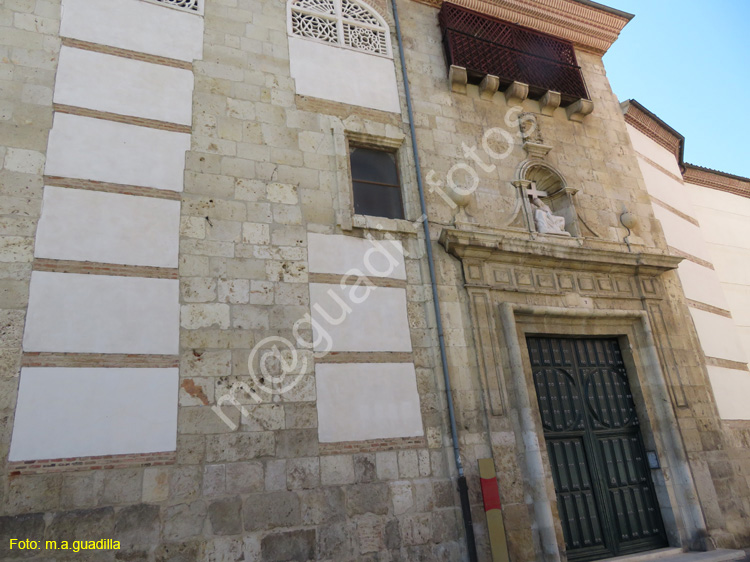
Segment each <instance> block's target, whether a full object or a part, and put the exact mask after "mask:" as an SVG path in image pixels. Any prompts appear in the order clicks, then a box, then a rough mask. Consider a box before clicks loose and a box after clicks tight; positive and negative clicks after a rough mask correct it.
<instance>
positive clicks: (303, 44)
mask: <svg viewBox="0 0 750 562" xmlns="http://www.w3.org/2000/svg"><path fill="white" fill-rule="evenodd" d="M289 64H290V71H291V73H292V78H294V81H295V85H296V89H297V93H298V94H299V95H301V96H312V97H315V98H321V99H324V100H331V101H337V102H341V103H348V104H350V105H359V106H362V107H370V108H372V109H379V110H381V111H390V112H393V113H401V104H400V103H399V98H398V87H397V85H396V68H395V66H394V65H393V60H392V59H390V58H386V57H381V56H377V55H369V54H367V53H362V52H357V51H352V50H350V49H342V48H340V47H334V46H331V45H325V44H323V43H318V42H316V41H310V40H308V39H302V38H301V37H289Z"/></svg>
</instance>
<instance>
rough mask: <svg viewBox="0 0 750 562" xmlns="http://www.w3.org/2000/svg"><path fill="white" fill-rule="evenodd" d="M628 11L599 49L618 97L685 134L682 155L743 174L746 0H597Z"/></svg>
mask: <svg viewBox="0 0 750 562" xmlns="http://www.w3.org/2000/svg"><path fill="white" fill-rule="evenodd" d="M598 1H599V2H600V3H602V4H605V5H607V6H611V7H613V8H617V9H618V10H623V11H625V12H629V13H631V14H635V18H633V19H632V20H631V21H630V23H628V25H626V26H625V29H624V30H623V31H622V33H621V34H620V37H619V39H618V40H617V41H615V43H614V45H613V46H612V47H611V48H610V50H609V51H608V52H607V54H606V55H605V56H604V67H605V69H606V71H607V77H608V78H609V81H610V84H611V86H612V90H613V91H614V92H615V94H616V95H617V97H618V98H619V99H620V101H624V100H626V99H636V100H637V101H639V102H640V103H641V105H643V106H644V107H646V108H647V109H648V110H650V111H651V112H652V113H654V114H656V115H657V116H658V117H659V118H660V119H661V120H662V121H664V122H665V123H667V124H668V125H669V126H670V127H672V128H673V129H675V130H676V131H677V132H679V133H680V134H682V136H684V137H685V162H689V163H690V164H696V165H698V166H705V167H707V168H713V169H715V170H719V171H722V172H727V173H730V174H735V175H739V176H744V177H750V99H748V98H749V97H750V0H711V1H706V0H682V1H680V0H598Z"/></svg>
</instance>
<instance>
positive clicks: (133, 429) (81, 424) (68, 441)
mask: <svg viewBox="0 0 750 562" xmlns="http://www.w3.org/2000/svg"><path fill="white" fill-rule="evenodd" d="M177 384H178V374H177V369H105V368H86V369H84V368H40V367H24V368H23V369H22V370H21V381H20V386H19V390H18V404H17V406H16V416H15V424H14V426H13V438H12V441H11V445H10V457H9V460H11V461H21V460H32V459H54V458H65V457H79V456H93V455H118V454H126V453H157V452H162V451H174V450H175V447H176V440H177V401H178V400H177V393H178V388H177Z"/></svg>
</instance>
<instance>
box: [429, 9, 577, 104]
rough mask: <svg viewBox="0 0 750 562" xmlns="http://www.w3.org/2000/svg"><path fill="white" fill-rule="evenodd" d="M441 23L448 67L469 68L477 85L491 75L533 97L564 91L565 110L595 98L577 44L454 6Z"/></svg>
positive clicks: (471, 77) (444, 14) (441, 15)
mask: <svg viewBox="0 0 750 562" xmlns="http://www.w3.org/2000/svg"><path fill="white" fill-rule="evenodd" d="M439 20H440V28H441V30H442V32H443V46H444V47H445V55H446V58H447V59H448V66H450V65H455V66H460V67H463V68H466V71H467V74H468V78H469V80H470V81H471V82H475V83H479V82H480V81H481V80H482V78H484V77H485V76H486V75H488V74H491V75H493V76H497V77H498V78H500V83H501V85H504V86H508V85H510V83H512V82H523V83H524V84H528V85H529V97H532V98H539V97H541V96H543V95H544V94H545V93H546V92H547V91H553V92H560V94H561V98H562V103H561V105H562V106H563V107H564V106H567V105H569V104H571V103H573V102H575V101H577V100H579V99H590V98H589V95H588V92H587V90H586V84H585V83H584V81H583V74H582V73H581V67H580V66H578V63H577V61H576V55H575V51H574V50H573V44H572V43H569V42H568V41H565V40H562V39H558V38H557V37H552V36H551V35H547V34H545V33H540V32H538V31H534V30H533V29H528V28H525V27H521V26H519V25H515V24H512V23H509V22H505V21H502V20H499V19H496V18H492V17H490V16H486V15H484V14H480V13H478V12H474V11H472V10H467V9H466V8H464V7H462V6H458V5H456V4H452V3H450V2H443V5H442V7H441V8H440V15H439Z"/></svg>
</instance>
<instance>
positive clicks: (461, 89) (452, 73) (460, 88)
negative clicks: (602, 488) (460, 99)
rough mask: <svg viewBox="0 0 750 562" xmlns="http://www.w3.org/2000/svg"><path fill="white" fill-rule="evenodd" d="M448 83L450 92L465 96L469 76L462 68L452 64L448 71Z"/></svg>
mask: <svg viewBox="0 0 750 562" xmlns="http://www.w3.org/2000/svg"><path fill="white" fill-rule="evenodd" d="M448 81H449V82H450V83H451V90H453V91H454V92H456V93H457V94H465V93H466V84H467V83H468V81H469V75H468V74H467V73H466V69H465V68H464V67H463V66H456V65H453V64H452V65H451V67H450V70H449V71H448Z"/></svg>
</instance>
